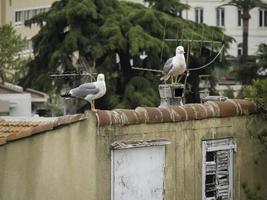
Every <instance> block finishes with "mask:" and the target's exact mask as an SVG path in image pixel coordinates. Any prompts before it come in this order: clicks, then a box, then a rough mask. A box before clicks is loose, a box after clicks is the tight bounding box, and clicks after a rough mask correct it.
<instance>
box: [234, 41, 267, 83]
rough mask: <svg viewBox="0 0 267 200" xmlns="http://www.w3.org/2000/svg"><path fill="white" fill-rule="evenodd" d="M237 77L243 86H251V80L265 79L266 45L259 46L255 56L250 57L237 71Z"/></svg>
mask: <svg viewBox="0 0 267 200" xmlns="http://www.w3.org/2000/svg"><path fill="white" fill-rule="evenodd" d="M238 76H239V78H240V80H242V82H243V83H245V84H251V82H252V80H253V79H263V78H266V77H267V45H266V44H260V45H259V48H258V51H257V54H256V55H255V56H253V57H250V58H249V59H248V61H247V63H244V64H243V65H242V70H239V71H238Z"/></svg>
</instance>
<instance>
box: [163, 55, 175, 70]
mask: <svg viewBox="0 0 267 200" xmlns="http://www.w3.org/2000/svg"><path fill="white" fill-rule="evenodd" d="M172 60H173V57H172V58H169V59H168V60H167V61H166V63H165V64H164V67H163V74H168V73H169V71H170V70H171V68H172Z"/></svg>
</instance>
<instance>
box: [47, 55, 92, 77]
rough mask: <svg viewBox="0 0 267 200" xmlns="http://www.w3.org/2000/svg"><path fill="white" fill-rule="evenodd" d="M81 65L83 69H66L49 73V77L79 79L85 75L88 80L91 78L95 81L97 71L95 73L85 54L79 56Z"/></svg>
mask: <svg viewBox="0 0 267 200" xmlns="http://www.w3.org/2000/svg"><path fill="white" fill-rule="evenodd" d="M77 62H78V63H79V66H81V67H82V69H81V70H73V71H65V72H54V73H49V75H48V76H49V77H50V78H52V79H78V78H80V77H85V78H86V80H88V79H89V78H90V82H92V81H95V75H96V73H93V72H92V70H91V67H90V65H89V63H88V61H87V60H86V58H85V57H84V56H79V59H78V61H77Z"/></svg>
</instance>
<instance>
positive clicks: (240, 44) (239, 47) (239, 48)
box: [237, 43, 243, 57]
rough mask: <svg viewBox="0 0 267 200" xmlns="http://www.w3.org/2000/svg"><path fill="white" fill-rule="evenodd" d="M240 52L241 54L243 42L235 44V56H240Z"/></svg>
mask: <svg viewBox="0 0 267 200" xmlns="http://www.w3.org/2000/svg"><path fill="white" fill-rule="evenodd" d="M242 54H243V44H242V43H239V44H238V45H237V56H238V57H240V56H242Z"/></svg>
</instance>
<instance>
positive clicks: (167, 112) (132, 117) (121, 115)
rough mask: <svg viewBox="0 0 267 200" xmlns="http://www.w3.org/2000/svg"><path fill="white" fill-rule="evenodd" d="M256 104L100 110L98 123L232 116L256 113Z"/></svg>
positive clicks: (235, 102) (230, 102)
mask: <svg viewBox="0 0 267 200" xmlns="http://www.w3.org/2000/svg"><path fill="white" fill-rule="evenodd" d="M256 112H257V109H256V105H255V104H254V103H253V102H251V101H248V100H238V99H235V100H232V99H228V100H226V101H208V102H205V103H204V104H186V105H183V106H161V107H158V108H156V107H137V108H136V109H135V110H122V109H121V110H113V111H103V110H99V111H98V112H97V113H96V116H97V120H98V125H99V126H107V125H129V124H141V123H147V124H151V123H167V122H178V121H186V120H200V119H206V118H214V117H232V116H238V115H248V114H253V113H256Z"/></svg>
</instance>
